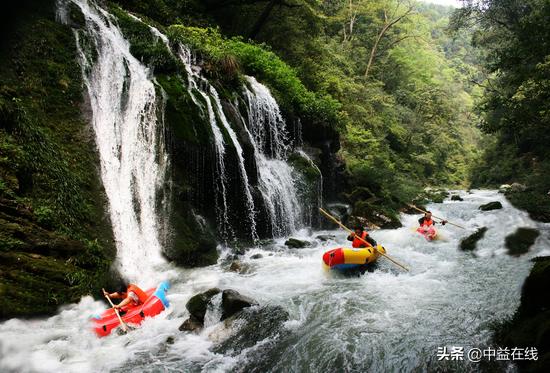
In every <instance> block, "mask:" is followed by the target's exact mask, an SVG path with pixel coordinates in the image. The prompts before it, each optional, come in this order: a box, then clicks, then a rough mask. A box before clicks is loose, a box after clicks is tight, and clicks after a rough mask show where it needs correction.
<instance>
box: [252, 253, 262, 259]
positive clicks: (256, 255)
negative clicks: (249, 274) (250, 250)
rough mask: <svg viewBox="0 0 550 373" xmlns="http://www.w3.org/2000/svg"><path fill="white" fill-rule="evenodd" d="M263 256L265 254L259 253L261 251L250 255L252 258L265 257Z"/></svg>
mask: <svg viewBox="0 0 550 373" xmlns="http://www.w3.org/2000/svg"><path fill="white" fill-rule="evenodd" d="M263 257H264V256H263V255H262V254H259V253H258V254H254V255H252V256H251V257H250V259H261V258H263Z"/></svg>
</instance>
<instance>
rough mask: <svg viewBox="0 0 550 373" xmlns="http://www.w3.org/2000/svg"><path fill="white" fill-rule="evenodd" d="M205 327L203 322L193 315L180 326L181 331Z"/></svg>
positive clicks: (191, 330) (197, 329)
mask: <svg viewBox="0 0 550 373" xmlns="http://www.w3.org/2000/svg"><path fill="white" fill-rule="evenodd" d="M202 327H203V323H202V322H201V321H199V320H197V319H196V318H195V317H193V316H191V317H189V318H188V319H187V320H185V321H184V322H183V324H181V325H180V327H179V328H178V329H179V331H181V332H195V333H196V332H198V331H199V330H201V329H202Z"/></svg>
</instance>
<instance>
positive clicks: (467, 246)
mask: <svg viewBox="0 0 550 373" xmlns="http://www.w3.org/2000/svg"><path fill="white" fill-rule="evenodd" d="M485 232H487V227H483V228H479V229H478V230H477V231H476V232H475V233H474V234H471V235H470V236H468V237H466V238H464V239H463V240H462V241H460V250H463V251H472V250H475V249H476V245H477V241H479V240H481V239H482V238H483V236H485Z"/></svg>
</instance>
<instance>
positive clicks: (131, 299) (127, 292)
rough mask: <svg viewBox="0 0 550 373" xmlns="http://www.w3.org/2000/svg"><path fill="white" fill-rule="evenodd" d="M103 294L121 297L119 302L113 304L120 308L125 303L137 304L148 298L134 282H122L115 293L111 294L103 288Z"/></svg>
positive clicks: (116, 297) (113, 297)
mask: <svg viewBox="0 0 550 373" xmlns="http://www.w3.org/2000/svg"><path fill="white" fill-rule="evenodd" d="M103 294H104V295H108V296H109V298H111V299H122V301H121V302H120V303H119V304H117V305H115V308H116V309H121V308H122V307H124V306H126V305H127V304H130V305H132V306H138V305H140V304H143V303H145V301H146V300H147V298H148V297H147V294H146V293H145V292H144V291H143V290H141V289H140V288H139V286H137V285H134V284H123V285H122V286H121V287H120V288H119V290H118V291H117V292H116V293H112V294H109V293H108V292H106V291H105V290H104V291H103Z"/></svg>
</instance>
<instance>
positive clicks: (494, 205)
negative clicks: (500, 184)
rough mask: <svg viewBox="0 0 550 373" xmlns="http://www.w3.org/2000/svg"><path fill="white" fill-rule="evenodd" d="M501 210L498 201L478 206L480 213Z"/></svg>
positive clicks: (500, 204)
mask: <svg viewBox="0 0 550 373" xmlns="http://www.w3.org/2000/svg"><path fill="white" fill-rule="evenodd" d="M501 208H502V203H500V202H499V201H493V202H489V203H486V204H484V205H481V206H479V209H480V210H481V211H491V210H499V209H501Z"/></svg>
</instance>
